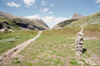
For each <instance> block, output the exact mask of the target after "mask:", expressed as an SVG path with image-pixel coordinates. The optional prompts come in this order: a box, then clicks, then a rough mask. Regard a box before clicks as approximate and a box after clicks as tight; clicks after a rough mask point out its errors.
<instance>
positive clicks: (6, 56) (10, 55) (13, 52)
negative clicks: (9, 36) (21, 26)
mask: <svg viewBox="0 0 100 66" xmlns="http://www.w3.org/2000/svg"><path fill="white" fill-rule="evenodd" d="M41 33H42V31H39V32H38V35H37V36H36V37H34V38H32V39H30V40H28V41H25V42H23V43H21V44H19V45H17V46H16V47H14V48H12V49H10V50H8V51H7V52H5V53H4V54H3V55H2V56H0V62H5V61H7V60H9V59H11V58H13V57H15V56H17V55H18V53H19V52H20V51H21V50H23V49H24V48H25V47H26V46H27V45H28V44H30V43H31V42H32V41H34V40H36V39H37V38H38V37H39V36H40V35H41Z"/></svg>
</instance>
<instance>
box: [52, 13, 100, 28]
mask: <svg viewBox="0 0 100 66" xmlns="http://www.w3.org/2000/svg"><path fill="white" fill-rule="evenodd" d="M95 23H100V12H98V13H95V14H92V15H89V16H82V15H79V14H74V15H73V16H72V18H71V19H69V20H65V21H62V22H60V23H58V24H57V25H55V26H54V27H53V29H59V28H63V27H81V26H85V25H90V24H95Z"/></svg>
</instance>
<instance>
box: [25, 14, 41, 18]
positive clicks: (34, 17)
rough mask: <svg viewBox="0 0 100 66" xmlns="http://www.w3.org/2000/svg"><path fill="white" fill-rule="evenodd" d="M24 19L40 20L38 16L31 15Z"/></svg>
mask: <svg viewBox="0 0 100 66" xmlns="http://www.w3.org/2000/svg"><path fill="white" fill-rule="evenodd" d="M26 18H29V19H40V14H36V15H32V16H26Z"/></svg>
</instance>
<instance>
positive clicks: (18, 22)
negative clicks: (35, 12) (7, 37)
mask: <svg viewBox="0 0 100 66" xmlns="http://www.w3.org/2000/svg"><path fill="white" fill-rule="evenodd" d="M2 28H8V29H14V30H19V29H22V30H23V29H24V30H25V29H30V30H48V29H49V27H48V26H47V25H46V24H45V23H44V22H43V21H42V20H40V19H28V18H24V17H19V16H14V15H11V14H8V13H5V12H1V11H0V29H2Z"/></svg>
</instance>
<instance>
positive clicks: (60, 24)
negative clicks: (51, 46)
mask: <svg viewBox="0 0 100 66" xmlns="http://www.w3.org/2000/svg"><path fill="white" fill-rule="evenodd" d="M76 20H77V19H70V20H65V21H63V22H60V23H58V24H57V25H55V26H54V27H53V29H59V28H63V27H65V26H66V25H68V24H70V23H71V22H73V21H76Z"/></svg>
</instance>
